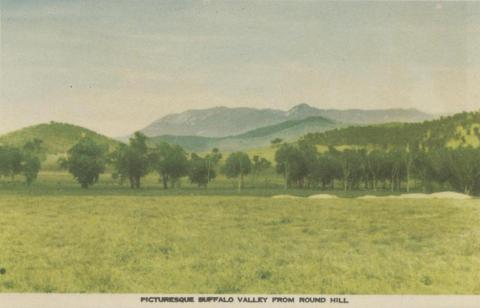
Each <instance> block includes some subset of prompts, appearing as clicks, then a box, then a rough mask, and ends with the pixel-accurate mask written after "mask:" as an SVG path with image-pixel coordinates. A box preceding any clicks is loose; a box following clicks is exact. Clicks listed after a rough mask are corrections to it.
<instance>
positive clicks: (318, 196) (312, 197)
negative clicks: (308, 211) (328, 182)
mask: <svg viewBox="0 0 480 308" xmlns="http://www.w3.org/2000/svg"><path fill="white" fill-rule="evenodd" d="M308 199H338V197H337V196H335V195H329V194H319V195H312V196H310V197H308Z"/></svg>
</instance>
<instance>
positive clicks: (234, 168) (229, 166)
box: [225, 152, 252, 190]
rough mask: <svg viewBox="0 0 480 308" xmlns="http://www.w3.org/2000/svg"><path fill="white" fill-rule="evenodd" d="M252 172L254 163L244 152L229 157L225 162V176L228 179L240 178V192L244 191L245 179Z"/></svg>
mask: <svg viewBox="0 0 480 308" xmlns="http://www.w3.org/2000/svg"><path fill="white" fill-rule="evenodd" d="M251 170H252V162H251V161H250V158H249V157H248V155H247V154H246V153H244V152H235V153H232V154H230V155H229V156H228V158H227V160H226V162H225V175H226V176H227V177H228V178H238V190H242V189H243V186H244V183H243V178H244V176H245V175H247V174H249V173H250V171H251Z"/></svg>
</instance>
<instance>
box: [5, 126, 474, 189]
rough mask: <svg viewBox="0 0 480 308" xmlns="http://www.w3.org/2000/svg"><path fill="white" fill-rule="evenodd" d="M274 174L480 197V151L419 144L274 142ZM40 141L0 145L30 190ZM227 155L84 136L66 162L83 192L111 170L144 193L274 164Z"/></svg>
mask: <svg viewBox="0 0 480 308" xmlns="http://www.w3.org/2000/svg"><path fill="white" fill-rule="evenodd" d="M273 146H274V147H275V148H276V149H277V150H276V153H275V162H276V171H277V172H278V173H279V174H281V175H282V176H283V178H284V183H285V184H284V186H285V188H291V187H297V188H304V187H309V188H322V189H339V188H341V189H343V190H345V191H349V190H355V189H367V190H373V191H377V190H379V189H388V190H391V191H400V190H405V191H407V192H409V191H410V190H411V189H412V187H414V188H416V189H418V188H419V187H421V188H422V189H423V190H424V191H432V190H434V189H435V188H440V189H446V188H448V189H453V190H456V191H460V192H463V193H467V194H478V193H480V149H478V148H473V147H469V146H462V147H458V148H455V149H451V148H445V147H439V148H434V149H432V148H429V149H428V148H422V147H421V146H419V145H418V144H414V145H410V144H407V145H406V146H403V145H400V146H399V145H397V146H391V147H377V148H375V149H372V150H366V149H365V148H358V149H355V148H350V149H345V150H343V151H339V150H338V149H336V148H335V147H330V148H329V149H328V151H326V152H324V153H319V152H318V150H317V148H316V146H315V145H313V144H311V143H309V142H306V141H300V142H298V143H295V144H288V143H282V141H281V140H279V141H278V142H275V143H273ZM44 157H45V155H44V149H42V142H41V141H40V140H38V139H35V140H32V141H30V142H27V143H26V144H25V145H24V146H23V147H21V148H16V147H11V146H0V176H3V177H11V178H14V177H15V176H16V175H19V174H22V175H23V176H24V177H25V181H26V183H27V184H28V185H30V184H31V183H32V182H33V181H34V180H35V179H36V178H37V174H38V172H39V170H40V167H41V161H42V159H44ZM221 160H222V154H221V153H220V152H219V150H218V149H213V150H212V151H211V152H210V153H208V154H206V155H204V156H200V155H198V154H195V153H190V154H188V153H187V152H185V150H184V149H183V148H181V147H180V146H178V145H170V144H167V143H161V144H159V145H156V146H152V145H150V144H149V142H148V138H147V137H146V136H145V135H143V134H141V133H136V134H135V135H134V137H132V138H131V139H130V141H129V143H128V144H121V145H119V146H118V147H117V149H115V151H113V152H108V148H107V146H104V145H100V144H97V143H95V142H94V141H93V140H92V139H90V138H82V139H81V140H80V141H79V142H78V143H77V144H76V145H74V146H73V147H72V148H71V149H70V150H69V151H68V153H67V156H66V157H65V158H62V159H60V165H61V166H62V167H63V168H65V169H67V170H68V171H69V172H70V173H71V174H72V175H73V176H74V178H75V179H76V180H77V181H78V182H79V183H80V185H81V186H82V187H83V188H88V187H89V186H91V185H93V184H95V183H96V182H97V181H98V179H99V176H100V174H102V173H103V172H105V171H106V168H107V166H108V165H110V166H111V167H112V169H113V173H112V174H113V176H114V178H117V179H118V180H119V181H121V182H126V181H128V182H129V184H130V187H131V188H133V189H138V188H140V187H141V180H142V178H143V177H144V176H146V175H147V174H148V173H150V172H157V173H158V175H159V180H160V181H161V182H162V184H163V187H164V188H165V189H167V188H169V187H175V186H178V185H179V183H180V181H179V179H180V178H182V177H188V178H189V180H190V181H191V182H192V183H195V184H197V185H198V186H200V187H207V186H208V184H209V183H210V182H211V181H212V180H214V179H215V178H216V176H217V173H218V172H223V173H224V174H225V175H226V176H227V177H228V178H237V179H238V188H239V189H242V188H243V186H244V177H245V176H246V175H251V176H252V178H253V179H255V177H256V175H257V174H259V173H260V172H262V171H264V170H266V169H269V168H271V162H269V161H268V160H266V159H265V158H261V157H259V156H254V157H253V158H252V159H251V158H250V157H249V156H248V155H247V154H246V153H243V152H235V153H232V154H230V155H229V156H228V157H227V158H226V159H225V161H224V163H223V164H222V165H221V166H220V162H221Z"/></svg>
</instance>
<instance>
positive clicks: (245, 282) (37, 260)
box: [0, 175, 480, 294]
mask: <svg viewBox="0 0 480 308" xmlns="http://www.w3.org/2000/svg"><path fill="white" fill-rule="evenodd" d="M44 176H45V175H44ZM37 185H42V183H37ZM105 185H106V184H105ZM103 189H104V190H106V191H108V189H106V188H105V187H104V188H103ZM145 190H146V191H148V188H146V189H145ZM157 190H158V189H157ZM62 191H63V192H64V193H63V194H62V193H61V192H62ZM73 191H74V187H73V186H72V188H70V190H69V189H68V187H63V188H62V190H59V191H58V193H56V194H52V195H48V194H40V193H33V194H31V195H28V194H27V193H25V191H24V190H21V189H17V190H15V189H13V188H11V189H10V190H9V189H8V187H3V194H2V195H1V196H0V213H1V214H0V247H1V248H0V268H4V269H5V270H6V273H5V274H3V275H0V292H155V293H156V292H159V293H239V292H241V293H309V294H326V293H330V294H336V293H344V294H373V293H377V294H480V200H466V201H448V200H398V199H377V200H356V199H337V200H309V199H298V200H297V199H295V200H283V199H271V198H268V197H251V196H153V195H152V196H150V195H148V194H145V192H143V193H138V195H120V194H114V193H110V194H103V195H102V194H97V195H96V196H93V194H92V195H90V196H89V195H87V194H86V193H84V195H75V194H73V193H72V192H73ZM77 191H81V190H80V189H79V188H78V187H77ZM91 191H93V190H91ZM127 191H128V190H127Z"/></svg>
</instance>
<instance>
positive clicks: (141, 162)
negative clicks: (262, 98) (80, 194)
mask: <svg viewBox="0 0 480 308" xmlns="http://www.w3.org/2000/svg"><path fill="white" fill-rule="evenodd" d="M221 159H222V153H220V151H219V150H218V149H216V148H214V149H212V150H211V152H210V153H208V154H206V155H204V156H203V157H202V156H200V155H198V154H196V153H190V154H188V153H187V152H186V151H185V150H184V149H183V148H182V147H181V146H179V145H175V144H168V143H165V142H163V143H160V144H157V145H155V146H151V145H150V144H149V142H148V138H147V137H146V136H145V135H144V134H142V133H140V132H137V133H135V135H134V136H133V137H132V138H130V140H129V143H128V144H121V145H119V146H118V147H117V149H115V151H113V152H112V153H108V149H107V147H106V146H103V145H100V144H97V143H95V142H94V141H93V140H91V139H89V138H83V139H81V140H80V141H79V142H78V143H77V144H76V145H74V146H73V147H72V148H71V149H70V150H69V151H68V152H67V156H66V157H65V158H62V159H60V160H59V163H60V166H61V167H62V168H64V169H66V170H68V171H69V172H70V173H71V174H72V175H73V177H74V178H75V179H76V180H77V181H78V182H79V183H80V185H81V186H82V188H88V187H89V186H91V185H93V184H95V183H96V182H97V181H98V179H99V176H100V174H101V173H103V172H105V170H106V167H107V165H111V166H112V167H113V173H112V176H113V177H114V178H115V179H118V180H119V181H120V182H122V183H123V182H128V183H129V185H130V187H131V188H132V189H139V188H140V187H141V182H142V178H143V177H145V176H146V175H147V174H149V173H150V172H157V173H158V175H159V180H160V181H161V182H162V185H163V188H164V189H168V188H169V187H176V186H178V185H179V183H180V181H179V180H180V178H182V177H188V178H189V180H190V182H191V183H194V184H197V185H198V186H199V187H207V186H208V184H209V183H210V182H211V181H212V180H214V179H215V178H216V176H217V173H218V172H219V171H222V172H223V173H224V174H225V175H226V176H227V177H228V178H237V179H238V188H239V189H242V188H243V186H244V177H245V176H246V175H248V174H251V173H254V174H255V173H258V172H260V171H262V170H265V169H266V168H268V167H270V165H271V163H270V162H269V161H267V160H266V159H265V158H261V157H259V156H254V157H253V160H251V159H250V157H249V156H248V155H247V154H245V153H243V152H235V153H231V154H230V155H229V156H228V157H227V158H226V160H225V164H224V165H223V166H222V168H219V167H220V166H219V164H220V160H221Z"/></svg>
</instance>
